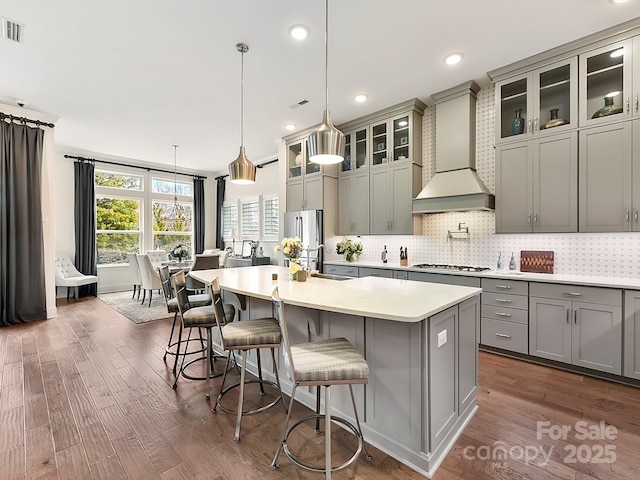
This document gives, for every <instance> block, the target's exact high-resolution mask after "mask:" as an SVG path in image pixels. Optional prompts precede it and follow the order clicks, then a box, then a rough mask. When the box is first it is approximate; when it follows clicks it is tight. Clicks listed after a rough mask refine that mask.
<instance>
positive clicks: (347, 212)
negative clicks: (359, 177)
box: [338, 175, 354, 235]
mask: <svg viewBox="0 0 640 480" xmlns="http://www.w3.org/2000/svg"><path fill="white" fill-rule="evenodd" d="M353 184H354V177H353V176H351V175H350V176H343V177H340V178H339V179H338V235H350V234H352V233H353V229H354V220H353Z"/></svg>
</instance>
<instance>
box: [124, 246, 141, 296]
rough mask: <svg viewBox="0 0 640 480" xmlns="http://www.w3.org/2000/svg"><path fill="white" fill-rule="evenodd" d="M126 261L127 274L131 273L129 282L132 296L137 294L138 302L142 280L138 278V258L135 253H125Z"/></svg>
mask: <svg viewBox="0 0 640 480" xmlns="http://www.w3.org/2000/svg"><path fill="white" fill-rule="evenodd" d="M127 260H128V261H129V272H130V273H131V281H132V282H133V295H131V298H133V297H135V296H136V292H137V293H138V300H140V287H141V286H142V280H141V276H140V265H138V256H137V255H136V254H135V253H127Z"/></svg>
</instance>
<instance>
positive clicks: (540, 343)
mask: <svg viewBox="0 0 640 480" xmlns="http://www.w3.org/2000/svg"><path fill="white" fill-rule="evenodd" d="M570 317H571V302H570V301H567V300H557V299H550V298H537V297H530V298H529V355H533V356H536V357H542V358H548V359H550V360H556V361H558V362H564V363H571V318H570Z"/></svg>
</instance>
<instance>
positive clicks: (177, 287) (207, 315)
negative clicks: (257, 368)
mask: <svg viewBox="0 0 640 480" xmlns="http://www.w3.org/2000/svg"><path fill="white" fill-rule="evenodd" d="M171 284H172V285H173V289H174V291H175V294H176V299H177V301H178V312H179V313H180V318H181V319H182V327H183V328H189V329H192V328H204V329H205V330H206V332H207V345H206V347H205V348H206V354H205V355H204V357H201V358H196V359H195V360H191V361H190V362H188V363H187V364H185V358H186V356H187V354H188V353H187V352H188V348H189V344H188V340H187V345H186V347H185V351H184V354H182V363H181V364H180V371H179V373H178V374H177V375H176V379H175V382H174V383H173V388H176V387H177V385H178V378H179V377H180V375H182V376H183V377H185V378H188V379H190V380H203V379H204V380H206V382H207V391H206V393H205V396H206V398H210V396H211V395H210V393H211V383H210V379H211V378H212V377H211V368H212V366H213V360H214V358H221V357H220V356H219V355H214V353H213V345H212V342H211V329H212V328H213V327H215V326H216V325H217V322H216V313H215V311H214V308H213V306H212V305H206V306H203V307H194V306H191V305H190V303H189V295H188V294H187V288H186V284H185V275H184V272H178V273H176V274H174V275H172V276H171ZM220 309H221V312H220V315H221V316H222V317H223V318H224V319H225V321H228V322H231V321H233V318H234V317H235V307H234V306H233V305H224V307H223V306H222V305H221V306H220ZM189 336H191V334H189ZM199 360H204V361H205V362H206V366H205V375H204V377H193V376H189V375H187V374H186V373H185V368H187V367H188V366H189V365H191V364H193V363H194V362H196V361H199ZM227 364H228V359H227ZM225 373H226V369H225ZM218 375H220V374H217V375H214V376H218Z"/></svg>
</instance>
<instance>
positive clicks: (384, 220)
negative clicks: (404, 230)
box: [370, 169, 393, 235]
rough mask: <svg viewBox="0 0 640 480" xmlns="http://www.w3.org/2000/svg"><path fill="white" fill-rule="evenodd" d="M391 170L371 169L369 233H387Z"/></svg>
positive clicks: (389, 211) (390, 200) (389, 210)
mask: <svg viewBox="0 0 640 480" xmlns="http://www.w3.org/2000/svg"><path fill="white" fill-rule="evenodd" d="M390 178H391V172H390V171H389V170H388V169H378V170H372V171H371V197H370V205H371V211H370V218H371V223H370V227H371V228H370V230H371V234H373V235H375V234H385V233H389V222H390V221H391V208H390V205H391V202H392V197H391V195H392V193H393V192H392V191H391V181H390Z"/></svg>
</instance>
